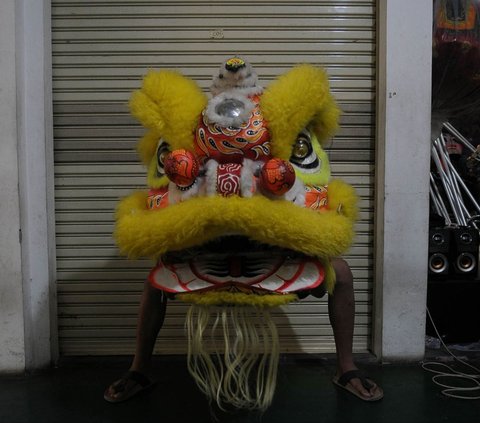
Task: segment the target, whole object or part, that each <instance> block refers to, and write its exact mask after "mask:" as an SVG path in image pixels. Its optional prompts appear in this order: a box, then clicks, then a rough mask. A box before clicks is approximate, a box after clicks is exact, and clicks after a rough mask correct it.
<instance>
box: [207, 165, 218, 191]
mask: <svg viewBox="0 0 480 423" xmlns="http://www.w3.org/2000/svg"><path fill="white" fill-rule="evenodd" d="M217 168H218V163H217V162H216V161H215V160H209V161H208V162H207V164H206V173H205V193H206V194H207V195H208V196H212V195H215V194H216V193H217Z"/></svg>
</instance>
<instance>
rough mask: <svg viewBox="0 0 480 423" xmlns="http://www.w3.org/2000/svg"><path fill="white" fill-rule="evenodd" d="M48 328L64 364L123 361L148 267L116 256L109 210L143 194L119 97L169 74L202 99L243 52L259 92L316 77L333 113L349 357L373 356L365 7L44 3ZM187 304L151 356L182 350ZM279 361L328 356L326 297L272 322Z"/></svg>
mask: <svg viewBox="0 0 480 423" xmlns="http://www.w3.org/2000/svg"><path fill="white" fill-rule="evenodd" d="M52 31H53V34H52V35H53V78H54V81H53V84H54V93H53V97H54V125H55V195H56V240H57V241H56V242H57V275H58V313H59V314H58V322H59V344H60V353H61V354H63V355H101V354H131V353H132V352H133V350H134V343H135V325H136V315H137V311H138V302H139V298H140V292H141V290H142V283H143V281H144V279H145V276H146V274H147V272H148V270H149V269H150V267H151V264H152V263H151V262H150V261H148V260H138V261H130V260H126V259H124V258H123V257H120V256H119V255H118V252H117V249H116V247H115V245H114V242H113V239H112V236H111V233H112V230H113V213H114V208H115V205H116V204H117V202H118V199H119V198H120V197H122V196H124V195H127V194H129V193H130V192H131V191H132V190H133V189H136V188H139V187H142V188H143V187H144V181H145V171H144V169H143V168H142V166H141V165H140V164H139V161H138V158H137V155H136V153H135V144H136V142H137V140H138V138H139V137H140V136H141V135H142V133H143V129H142V128H141V127H140V126H139V125H138V124H137V123H136V122H135V121H134V120H133V119H132V118H131V117H130V116H129V113H128V110H127V106H126V103H127V100H128V98H129V95H130V93H131V91H132V90H134V89H136V88H138V86H139V84H140V80H141V77H142V76H143V75H144V74H145V73H146V71H147V70H148V69H149V68H154V69H158V68H175V69H180V70H181V71H182V72H183V73H184V74H185V75H187V76H190V77H192V78H194V79H195V80H196V81H198V83H199V84H200V85H201V86H202V87H203V88H205V89H206V87H208V85H209V82H210V78H211V75H212V74H213V72H214V71H215V69H216V68H217V67H218V65H219V63H220V62H221V61H222V60H223V59H224V58H225V57H228V56H230V55H232V54H239V55H244V56H245V57H247V58H248V59H249V60H250V61H251V62H252V64H253V65H254V66H255V67H256V69H257V72H258V74H259V76H260V78H261V83H262V85H264V86H267V85H268V83H269V82H270V81H271V80H272V79H274V78H275V77H276V75H278V74H281V73H283V72H285V71H286V70H288V69H289V68H290V67H291V66H292V65H294V64H296V63H300V62H309V63H314V64H318V65H321V66H324V67H325V68H326V69H327V71H328V73H329V75H330V77H331V85H332V88H333V91H334V95H335V96H336V98H337V99H338V101H339V104H340V106H341V108H342V110H343V112H344V113H343V116H342V121H341V130H340V132H339V134H338V135H337V136H336V137H335V139H334V140H333V141H332V143H331V145H330V147H329V154H330V157H331V160H332V169H333V173H334V175H335V176H338V177H341V178H343V179H345V180H346V181H348V182H349V183H351V184H353V185H354V186H355V187H356V189H357V191H358V193H359V194H360V196H361V204H360V205H361V214H360V221H359V223H358V225H357V234H358V235H357V237H356V241H355V244H354V246H353V247H352V248H351V250H350V251H349V253H348V255H347V256H346V258H347V260H348V261H349V263H350V264H351V266H352V268H353V273H354V276H355V289H356V301H357V315H356V325H355V336H354V349H355V351H364V350H366V349H367V348H368V346H369V340H370V324H371V311H372V305H371V303H372V277H373V273H372V251H373V248H372V241H373V236H372V230H373V222H372V221H373V160H374V151H373V150H374V91H375V2H374V1H360V0H343V1H341V0H337V1H328V0H325V1H299V2H297V1H255V2H253V1H243V0H242V1H237V2H236V3H235V4H232V3H230V2H226V1H215V0H213V1H208V2H206V1H192V0H191V1H145V0H143V1H134V0H130V1H128V2H122V1H117V0H103V1H82V2H79V1H74V0H64V1H56V0H53V1H52ZM184 315H185V306H184V305H182V304H179V303H172V302H171V303H170V304H169V310H168V313H167V318H166V320H165V325H164V328H163V330H162V332H161V334H160V337H159V342H157V345H156V352H157V353H184V352H185V351H186V343H185V338H184V330H183V324H184ZM275 320H276V321H277V323H278V326H279V332H280V336H281V340H280V341H281V345H282V349H283V351H286V352H301V351H303V352H332V351H334V342H333V336H332V332H331V328H330V324H329V321H328V313H327V302H326V300H325V299H322V300H313V299H310V298H307V299H305V300H303V301H301V302H299V303H297V304H292V305H290V306H288V307H284V308H282V310H281V311H278V312H276V313H275Z"/></svg>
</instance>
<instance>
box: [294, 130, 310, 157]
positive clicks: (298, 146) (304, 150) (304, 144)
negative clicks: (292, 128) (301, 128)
mask: <svg viewBox="0 0 480 423" xmlns="http://www.w3.org/2000/svg"><path fill="white" fill-rule="evenodd" d="M311 153H312V145H311V144H310V142H309V141H308V139H307V138H306V137H304V136H303V135H300V136H299V137H298V138H297V141H296V143H295V145H294V146H293V150H292V157H295V158H296V159H304V158H305V157H307V156H308V155H309V154H311Z"/></svg>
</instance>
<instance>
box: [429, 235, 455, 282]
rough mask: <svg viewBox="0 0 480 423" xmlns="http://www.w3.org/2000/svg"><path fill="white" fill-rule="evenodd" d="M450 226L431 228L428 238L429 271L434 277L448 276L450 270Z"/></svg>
mask: <svg viewBox="0 0 480 423" xmlns="http://www.w3.org/2000/svg"><path fill="white" fill-rule="evenodd" d="M451 234H452V231H451V229H450V228H430V230H429V235H428V236H429V238H428V273H429V275H431V276H432V277H442V276H447V275H448V273H449V270H450V244H451Z"/></svg>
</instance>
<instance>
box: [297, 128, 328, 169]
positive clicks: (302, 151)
mask: <svg viewBox="0 0 480 423" xmlns="http://www.w3.org/2000/svg"><path fill="white" fill-rule="evenodd" d="M290 162H291V163H292V164H293V165H294V166H296V167H297V168H299V169H301V170H302V171H303V172H307V173H312V172H318V170H319V169H320V166H321V162H320V160H319V159H318V157H317V154H316V153H315V150H314V148H313V145H312V137H311V135H310V131H309V130H308V129H304V130H303V131H302V132H300V133H299V134H298V136H297V140H296V141H295V144H294V145H293V148H292V155H291V156H290Z"/></svg>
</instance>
